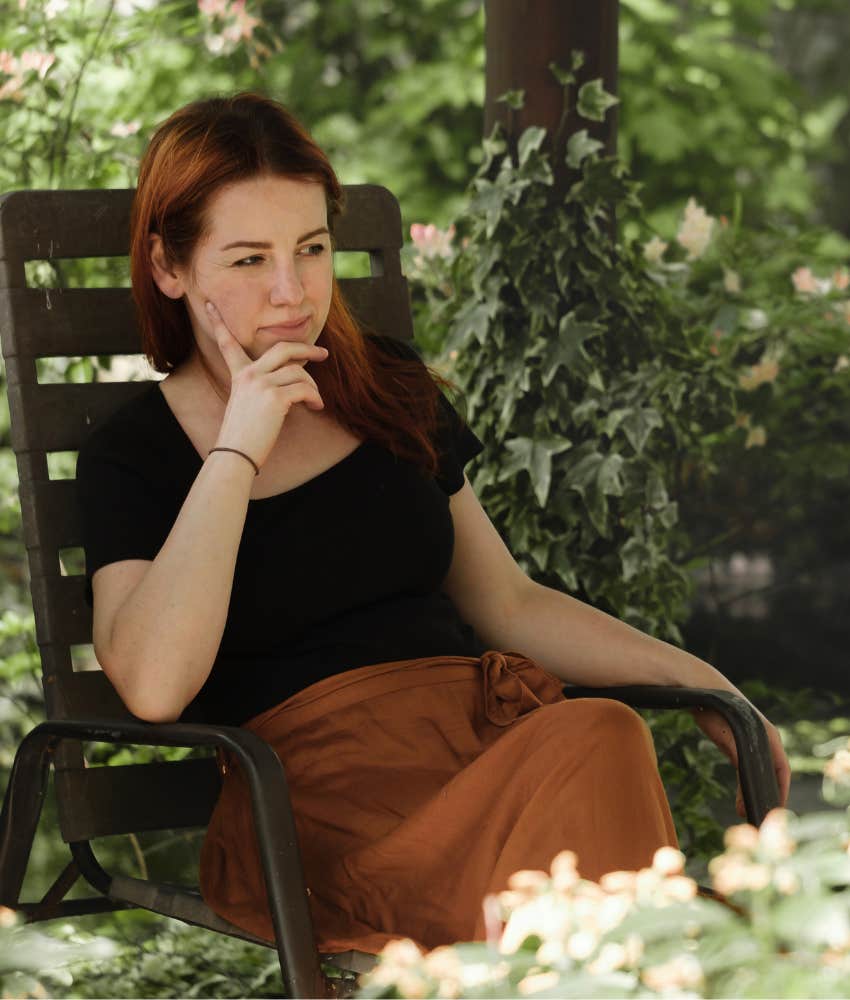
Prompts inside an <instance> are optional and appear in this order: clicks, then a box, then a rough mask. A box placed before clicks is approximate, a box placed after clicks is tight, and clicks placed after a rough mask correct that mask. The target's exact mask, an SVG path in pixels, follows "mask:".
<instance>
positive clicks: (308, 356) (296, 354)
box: [255, 341, 328, 372]
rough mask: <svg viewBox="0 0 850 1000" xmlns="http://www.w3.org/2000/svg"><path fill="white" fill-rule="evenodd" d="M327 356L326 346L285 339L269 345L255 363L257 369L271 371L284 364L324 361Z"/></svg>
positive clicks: (295, 365) (294, 364)
mask: <svg viewBox="0 0 850 1000" xmlns="http://www.w3.org/2000/svg"><path fill="white" fill-rule="evenodd" d="M327 356H328V349H327V348H326V347H319V345H318V344H298V343H294V342H293V343H290V342H288V341H287V342H281V343H278V344H275V345H274V347H270V348H269V349H268V350H267V351H266V352H265V353H264V354H263V355H261V357H259V358H257V360H256V362H255V365H256V367H257V371H260V372H272V371H275V370H276V369H279V368H282V367H284V366H286V365H289V366H293V367H298V366H301V365H305V364H307V362H309V361H324V360H325V358H327Z"/></svg>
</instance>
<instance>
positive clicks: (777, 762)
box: [693, 709, 791, 818]
mask: <svg viewBox="0 0 850 1000" xmlns="http://www.w3.org/2000/svg"><path fill="white" fill-rule="evenodd" d="M758 714H759V718H760V719H761V721H762V722H763V723H764V728H765V731H766V732H767V740H768V743H769V744H770V755H771V757H772V758H773V769H774V771H775V773H776V784H777V787H778V788H779V804H780V806H784V805H785V803H786V802H787V801H788V790H789V788H790V786H791V766H790V764H789V763H788V758H787V757H786V755H785V750H784V748H783V746H782V737H781V736H780V735H779V731H778V730H777V728H776V726H774V725H773V724H772V723H771V722H768V720H767V719H766V718H765V717H764V716H763V715H762V714H761V712H759V713H758ZM693 715H694V718H695V719H696V723H697V725H698V726H699V727H700V729H701V730H702V731H703V732H704V733H705V735H706V736H707V737H708V738H709V739H710V740H711V741H712V742H713V743H715V744H717V746H718V747H719V748H720V749H721V750H722V751H723V753H724V754H725V755H726V756H727V757H728V758H729V760H730V761H731V762H732V763H733V764H734V765H735V769H736V770H737V768H738V751H737V749H736V747H735V738H734V736H733V735H732V729H731V727H730V726H729V723H728V722H727V721H726V720H725V719H724V718H723V716H722V715H720V714H719V712H714V711H711V710H706V709H695V710H694V713H693ZM735 808H736V810H737V813H738V815H739V816H741V817H744V818H746V810H745V809H744V797H743V795H742V794H741V781H740V778H739V779H738V791H737V794H736V796H735Z"/></svg>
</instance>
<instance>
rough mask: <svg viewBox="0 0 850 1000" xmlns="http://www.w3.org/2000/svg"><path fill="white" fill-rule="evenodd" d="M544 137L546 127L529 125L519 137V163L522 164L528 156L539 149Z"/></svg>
mask: <svg viewBox="0 0 850 1000" xmlns="http://www.w3.org/2000/svg"><path fill="white" fill-rule="evenodd" d="M545 138H546V129H545V128H540V126H539V125H531V126H530V127H529V128H527V129H526V130H525V131H524V132H523V133H522V135H521V136H520V137H519V143H518V144H517V153H518V154H519V165H520V166H524V164H525V163H526V161H527V160H528V158H529V156H531V154H532V153H534V152H536V151H537V150H538V149H540V147H541V145H542V144H543V141H544V140H545Z"/></svg>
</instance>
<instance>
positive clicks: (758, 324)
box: [744, 309, 767, 330]
mask: <svg viewBox="0 0 850 1000" xmlns="http://www.w3.org/2000/svg"><path fill="white" fill-rule="evenodd" d="M744 326H746V328H747V329H748V330H763V329H764V328H765V327H766V326H767V313H766V312H765V311H764V309H748V310H747V312H746V313H744Z"/></svg>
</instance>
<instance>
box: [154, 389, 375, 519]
mask: <svg viewBox="0 0 850 1000" xmlns="http://www.w3.org/2000/svg"><path fill="white" fill-rule="evenodd" d="M154 388H155V391H156V394H157V396H159V398H160V400H161V401H162V405H163V406H164V407H165V410H166V412H167V414H168V417H169V419H170V420H171V422H172V424H173V425H174V426H175V427H176V428H177V430H178V431H179V434H180V437H181V439H182V440H183V442H184V445H185V446H186V447H187V448H188V449H189V451H190V452H191V454H192V455H194V457H195V460H196V462H197V464H198V467H199V468H200V467H201V466H202V465H203V464H204V461H205V459H204V457H203V456H202V455H201V453H200V452H199V451H198V449H197V448H196V447H195V445H194V444H193V443H192V440H191V438H190V437H189V435H188V434H187V433H186V431H185V430H184V429H183V425H182V424H181V423H180V421H179V420H178V419H177V415H176V414H175V412H174V410H172V409H171V407H170V406H169V403H168V400H167V399H166V398H165V393H164V392H163V391H162V383H161V382H157V383H156V385H155V387H154ZM369 443H370V442H369V440H368V439H364V440H363V441H361V442H360V444H358V445H357V447H356V448H354V449H353V450H352V451H350V452H349V453H348V454H347V455H344V456H343V457H342V458H341V459H340V460H339V461H338V462H334V464H333V465H329V466H328V467H327V469H324V470H323V471H322V472H319V473H317V474H316V475H315V476H312V477H311V478H310V479H305V480H304V482H303V483H299V484H298V485H297V486H293V487H292V488H291V489H288V490H283V492H281V493H270V494H269V495H268V496H266V497H248V503H249V504H258V503H264V502H265V501H267V500H278V499H280V498H281V497H288V496H292V494H293V493H297V492H298V490H303V489H304V488H305V487H306V486H310V485H311V484H312V483H316V482H318V481H319V480H320V479H324V478H325V476H327V475H329V474H330V473H332V472H333V471H334V470H335V469H339V468H340V466H343V465H345V464H346V462H348V461H349V459H352V458H354V456H355V455H357V454H359V453H360V452H362V451H363V449H364V448H365V446H366V445H367V444H369Z"/></svg>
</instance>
